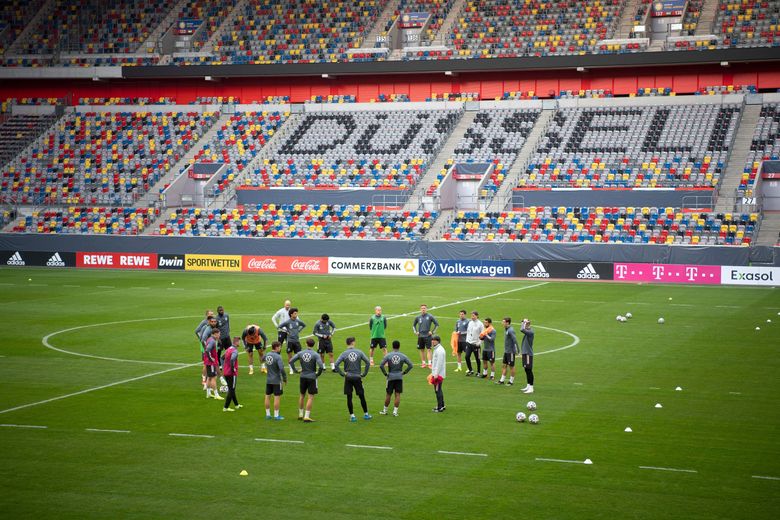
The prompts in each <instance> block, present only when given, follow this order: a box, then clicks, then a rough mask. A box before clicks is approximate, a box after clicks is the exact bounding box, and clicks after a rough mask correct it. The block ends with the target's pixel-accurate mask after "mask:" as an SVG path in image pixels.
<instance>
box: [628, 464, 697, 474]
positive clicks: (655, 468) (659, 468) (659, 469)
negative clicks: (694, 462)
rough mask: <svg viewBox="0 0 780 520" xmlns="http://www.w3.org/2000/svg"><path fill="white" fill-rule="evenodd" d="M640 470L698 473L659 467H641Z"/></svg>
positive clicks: (692, 470) (690, 470)
mask: <svg viewBox="0 0 780 520" xmlns="http://www.w3.org/2000/svg"><path fill="white" fill-rule="evenodd" d="M639 469H652V470H656V471H674V472H677V473H698V471H696V470H695V469H679V468H661V467H658V466H639Z"/></svg>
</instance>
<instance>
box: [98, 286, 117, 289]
mask: <svg viewBox="0 0 780 520" xmlns="http://www.w3.org/2000/svg"><path fill="white" fill-rule="evenodd" d="M97 288H98V289H116V287H114V286H113V285H98V286H97Z"/></svg>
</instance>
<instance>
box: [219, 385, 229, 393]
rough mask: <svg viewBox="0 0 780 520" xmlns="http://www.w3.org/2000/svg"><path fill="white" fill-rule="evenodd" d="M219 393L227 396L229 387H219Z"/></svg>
mask: <svg viewBox="0 0 780 520" xmlns="http://www.w3.org/2000/svg"><path fill="white" fill-rule="evenodd" d="M219 391H220V392H222V393H223V394H226V393H227V391H228V387H227V385H222V386H220V387H219Z"/></svg>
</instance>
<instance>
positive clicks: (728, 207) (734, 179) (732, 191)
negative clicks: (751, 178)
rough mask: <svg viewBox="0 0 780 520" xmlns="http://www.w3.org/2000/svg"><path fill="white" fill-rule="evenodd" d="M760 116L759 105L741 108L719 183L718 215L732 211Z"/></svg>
mask: <svg viewBox="0 0 780 520" xmlns="http://www.w3.org/2000/svg"><path fill="white" fill-rule="evenodd" d="M760 115H761V105H744V106H743V108H742V118H741V119H740V122H739V127H737V131H736V132H735V137H734V142H733V143H731V153H730V154H729V162H728V164H727V165H726V169H725V171H724V173H723V176H722V177H721V179H720V182H719V186H720V187H719V189H718V201H717V203H716V205H715V211H716V212H718V213H727V212H731V211H734V205H735V204H736V200H737V187H738V186H739V181H740V179H741V178H742V172H743V170H744V168H745V160H746V159H747V156H748V154H749V153H750V144H751V143H752V141H753V130H755V128H756V124H757V123H758V118H759V116H760Z"/></svg>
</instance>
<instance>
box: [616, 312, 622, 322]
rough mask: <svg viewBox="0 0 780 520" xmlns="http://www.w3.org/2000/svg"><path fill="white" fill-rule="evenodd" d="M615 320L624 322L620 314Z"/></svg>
mask: <svg viewBox="0 0 780 520" xmlns="http://www.w3.org/2000/svg"><path fill="white" fill-rule="evenodd" d="M615 319H616V320H617V321H623V316H621V315H620V314H618V315H617V316H616V317H615Z"/></svg>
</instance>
